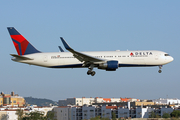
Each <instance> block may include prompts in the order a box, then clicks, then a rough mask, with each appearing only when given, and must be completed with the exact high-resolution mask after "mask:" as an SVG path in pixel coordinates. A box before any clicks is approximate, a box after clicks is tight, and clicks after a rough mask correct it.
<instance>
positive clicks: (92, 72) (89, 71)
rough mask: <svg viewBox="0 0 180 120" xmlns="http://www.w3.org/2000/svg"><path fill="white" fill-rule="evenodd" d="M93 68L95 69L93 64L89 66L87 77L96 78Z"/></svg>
mask: <svg viewBox="0 0 180 120" xmlns="http://www.w3.org/2000/svg"><path fill="white" fill-rule="evenodd" d="M93 68H94V65H93V64H91V65H90V66H89V70H88V71H87V75H91V76H94V75H95V74H96V72H95V71H93Z"/></svg>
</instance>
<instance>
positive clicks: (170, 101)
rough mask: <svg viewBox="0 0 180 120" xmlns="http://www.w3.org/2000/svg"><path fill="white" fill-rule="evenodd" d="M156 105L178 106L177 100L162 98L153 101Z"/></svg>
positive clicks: (179, 101) (179, 102)
mask: <svg viewBox="0 0 180 120" xmlns="http://www.w3.org/2000/svg"><path fill="white" fill-rule="evenodd" d="M153 102H155V103H156V104H160V105H168V104H180V100H179V99H164V98H159V99H156V100H153Z"/></svg>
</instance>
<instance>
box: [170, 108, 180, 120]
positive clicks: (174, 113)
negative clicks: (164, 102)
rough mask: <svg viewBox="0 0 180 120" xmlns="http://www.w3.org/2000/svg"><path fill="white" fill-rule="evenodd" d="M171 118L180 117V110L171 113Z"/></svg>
mask: <svg viewBox="0 0 180 120" xmlns="http://www.w3.org/2000/svg"><path fill="white" fill-rule="evenodd" d="M171 117H175V118H178V117H180V111H179V110H174V111H173V112H172V113H171Z"/></svg>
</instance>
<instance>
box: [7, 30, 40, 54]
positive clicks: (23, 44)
mask: <svg viewBox="0 0 180 120" xmlns="http://www.w3.org/2000/svg"><path fill="white" fill-rule="evenodd" d="M7 29H8V31H9V34H10V36H11V39H12V41H13V44H14V46H15V48H16V51H17V53H18V55H26V54H32V53H39V52H40V51H39V50H37V49H36V48H35V47H34V46H33V45H31V43H29V41H27V40H26V38H24V37H23V36H22V35H21V34H20V33H19V32H18V31H17V30H16V29H15V28H14V27H8V28H7Z"/></svg>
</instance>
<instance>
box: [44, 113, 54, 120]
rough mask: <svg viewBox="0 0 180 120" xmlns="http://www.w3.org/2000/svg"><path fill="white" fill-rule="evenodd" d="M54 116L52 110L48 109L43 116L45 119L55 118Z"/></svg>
mask: <svg viewBox="0 0 180 120" xmlns="http://www.w3.org/2000/svg"><path fill="white" fill-rule="evenodd" d="M54 116H55V113H54V111H48V112H47V115H46V117H45V118H46V120H55V119H54Z"/></svg>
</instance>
